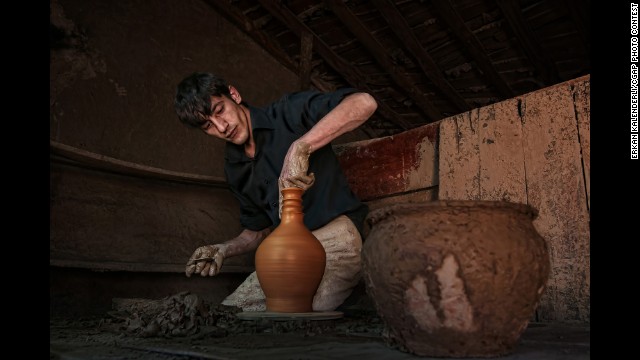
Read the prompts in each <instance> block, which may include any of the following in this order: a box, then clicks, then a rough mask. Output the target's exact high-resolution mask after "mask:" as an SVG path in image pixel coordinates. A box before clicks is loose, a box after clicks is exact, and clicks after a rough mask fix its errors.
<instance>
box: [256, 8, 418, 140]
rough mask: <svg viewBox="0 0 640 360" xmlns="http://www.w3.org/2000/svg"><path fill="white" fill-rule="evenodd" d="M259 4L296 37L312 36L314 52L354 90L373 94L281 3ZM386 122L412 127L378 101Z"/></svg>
mask: <svg viewBox="0 0 640 360" xmlns="http://www.w3.org/2000/svg"><path fill="white" fill-rule="evenodd" d="M259 2H260V4H261V5H262V6H263V7H264V8H265V9H267V10H268V11H269V12H270V13H271V15H273V16H275V17H276V18H277V19H279V20H280V21H281V22H283V23H284V24H285V25H286V26H287V27H288V28H289V29H291V31H293V32H294V33H295V34H296V35H298V36H302V35H301V34H302V33H303V32H308V33H310V34H312V35H313V48H314V49H315V50H316V52H317V53H318V54H319V55H320V56H321V57H322V58H323V59H324V60H325V61H326V62H327V64H328V65H329V66H331V67H333V68H334V69H335V70H336V71H337V72H338V73H340V74H342V75H343V76H344V77H345V79H346V80H347V81H348V82H349V83H350V84H351V86H353V87H354V88H357V89H360V90H363V91H367V92H369V93H370V94H372V95H373V94H374V92H373V90H372V89H371V87H370V86H369V84H368V83H367V81H366V77H365V76H363V75H362V74H360V72H359V71H358V70H357V69H355V68H354V67H353V66H351V65H350V64H349V63H348V62H346V61H345V60H344V59H342V58H341V57H340V56H338V55H337V54H336V53H334V52H333V50H331V48H330V47H329V46H328V45H327V44H326V43H325V42H324V41H322V39H320V38H319V37H318V36H317V35H316V34H315V33H314V32H313V31H312V30H311V29H310V28H308V27H307V26H306V25H305V24H304V23H303V22H302V21H300V19H298V17H297V16H296V15H295V14H294V13H292V12H291V10H289V9H288V8H287V7H285V6H284V5H283V4H282V3H278V4H275V2H274V1H269V0H259ZM376 111H378V112H379V113H380V115H382V116H383V117H384V118H385V119H387V120H388V121H390V122H392V123H394V124H396V125H398V126H399V127H400V128H401V129H402V130H408V129H410V128H412V127H413V126H412V125H411V124H409V123H407V122H406V121H405V120H404V119H402V117H400V116H399V115H398V114H397V113H396V112H395V111H393V110H391V109H390V108H389V107H388V106H387V105H385V104H384V102H382V101H378V109H377V110H376Z"/></svg>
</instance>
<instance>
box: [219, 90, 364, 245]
mask: <svg viewBox="0 0 640 360" xmlns="http://www.w3.org/2000/svg"><path fill="white" fill-rule="evenodd" d="M354 92H356V90H355V89H351V88H345V89H340V90H337V91H335V92H332V93H321V92H317V91H305V92H298V93H292V94H288V95H285V96H284V97H282V98H281V99H280V100H278V101H276V102H274V103H272V104H271V105H269V106H267V107H265V108H257V107H254V106H250V105H249V106H248V108H249V110H250V112H251V127H252V131H253V138H254V140H255V142H256V153H255V155H254V158H253V159H251V158H249V157H248V156H246V154H245V152H244V147H243V146H242V145H236V144H233V143H227V145H226V149H225V167H224V170H225V175H226V178H227V182H228V183H229V186H230V188H231V191H232V192H233V194H234V195H235V196H236V198H237V199H238V201H239V202H240V223H241V224H242V226H243V227H244V228H246V229H249V230H254V231H257V230H262V229H265V228H267V227H271V226H277V225H278V224H280V218H279V217H278V205H279V203H278V198H279V197H278V195H279V194H278V191H279V190H278V178H279V177H280V172H281V170H282V163H283V161H284V157H285V155H286V154H287V151H288V150H289V146H290V145H291V144H292V143H293V142H294V141H295V140H297V139H299V138H300V137H301V136H302V135H304V134H305V133H306V132H308V131H309V130H310V129H311V128H312V127H313V126H314V125H315V124H316V123H317V122H318V121H320V119H322V118H323V117H324V116H325V115H326V114H327V113H328V112H329V111H331V110H332V109H333V108H334V107H336V106H337V105H338V104H339V103H340V101H342V99H343V98H344V97H345V96H347V95H349V94H351V93H354ZM309 173H314V174H315V178H316V180H315V183H314V185H313V186H312V187H311V188H309V189H308V190H307V191H306V192H305V193H304V194H303V196H302V206H303V211H304V223H305V225H306V226H307V228H309V229H310V230H315V229H317V228H320V227H322V226H324V225H326V224H327V223H329V222H330V221H331V220H333V219H335V218H336V217H338V216H340V215H346V216H348V217H349V218H350V219H351V221H353V223H354V224H355V225H356V227H357V228H358V230H359V231H360V234H362V225H363V222H364V218H365V216H366V215H367V212H368V210H369V209H368V207H367V206H366V205H365V204H364V203H362V202H361V201H360V200H359V199H358V198H357V197H356V196H355V194H353V192H352V191H351V189H350V188H349V184H348V183H347V179H346V177H345V176H344V173H343V172H342V169H341V168H340V164H339V162H338V159H337V157H336V155H335V153H334V152H333V150H332V148H331V143H329V144H327V145H325V146H323V147H322V148H320V149H318V150H316V151H315V152H314V153H313V154H311V157H310V158H309Z"/></svg>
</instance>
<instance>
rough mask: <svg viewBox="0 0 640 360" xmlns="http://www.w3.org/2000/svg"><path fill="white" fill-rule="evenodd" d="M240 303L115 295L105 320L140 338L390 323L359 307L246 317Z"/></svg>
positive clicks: (377, 330) (358, 330)
mask: <svg viewBox="0 0 640 360" xmlns="http://www.w3.org/2000/svg"><path fill="white" fill-rule="evenodd" d="M241 311H242V310H241V309H240V308H237V307H230V306H224V305H215V304H211V303H207V302H206V301H204V300H203V299H202V298H200V297H199V296H198V295H196V294H193V293H189V292H181V293H178V294H175V295H172V296H168V297H165V298H163V299H159V300H154V299H118V298H116V299H113V310H112V311H110V312H109V313H108V314H107V315H106V316H105V317H104V318H103V319H102V320H101V321H100V325H99V328H100V329H101V330H103V331H109V332H114V333H120V334H126V335H129V336H136V337H164V338H170V337H186V336H188V337H196V338H197V337H207V338H210V337H226V336H232V335H239V334H256V333H272V334H274V333H275V334H277V333H288V332H294V333H297V334H304V335H305V336H314V335H319V334H325V335H327V334H332V335H354V336H371V337H380V336H382V335H383V331H384V325H383V323H382V321H381V320H380V318H379V317H378V316H377V314H376V313H375V312H371V311H367V310H362V311H360V310H355V311H353V312H350V313H349V314H348V316H345V317H344V318H342V319H337V320H322V321H315V320H308V319H301V320H287V321H273V320H269V319H260V320H242V319H240V318H238V317H237V316H236V314H237V313H238V312H241Z"/></svg>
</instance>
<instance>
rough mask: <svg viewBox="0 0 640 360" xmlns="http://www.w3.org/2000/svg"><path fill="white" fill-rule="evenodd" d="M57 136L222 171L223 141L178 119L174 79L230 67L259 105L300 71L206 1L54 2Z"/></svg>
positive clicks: (139, 159) (144, 160) (176, 167)
mask: <svg viewBox="0 0 640 360" xmlns="http://www.w3.org/2000/svg"><path fill="white" fill-rule="evenodd" d="M50 10H51V14H50V20H51V38H50V43H51V53H50V55H51V58H50V60H51V61H50V115H49V117H50V118H49V120H50V138H51V139H52V140H54V141H57V142H60V143H63V144H67V145H71V146H74V147H77V148H80V149H83V150H88V151H91V152H94V153H98V154H103V155H106V156H110V157H113V158H117V159H122V160H126V161H130V162H134V163H140V164H144V165H148V166H154V167H158V168H163V169H167V170H173V171H181V172H188V173H195V174H202V175H211V176H223V168H222V161H223V160H222V156H221V150H222V148H223V143H222V142H221V141H219V140H218V139H214V138H211V137H207V136H205V135H204V134H202V133H199V132H197V130H192V129H188V128H186V127H185V126H183V125H182V124H180V123H179V121H178V120H177V117H176V116H175V114H174V112H173V95H174V91H175V86H176V84H177V83H178V82H179V81H180V80H181V79H182V78H184V76H186V75H188V74H190V73H192V72H194V71H210V72H215V73H219V74H221V75H223V76H224V77H225V78H226V79H227V80H228V81H229V82H230V83H233V84H234V85H235V86H236V87H237V88H238V89H239V91H240V92H241V94H242V95H243V97H244V98H245V100H247V101H248V102H250V103H252V104H255V105H262V104H265V103H267V102H268V101H271V100H274V99H276V98H278V97H279V96H280V94H281V93H283V92H287V91H292V90H295V89H296V88H297V86H298V85H297V83H298V77H297V76H296V75H295V74H293V73H292V72H291V71H289V70H287V69H285V68H284V67H283V66H281V65H280V64H279V63H277V62H276V61H275V60H273V59H272V57H271V56H270V55H269V54H268V53H267V52H266V51H264V50H263V49H262V48H260V47H259V46H258V45H257V44H255V43H254V42H253V41H252V40H251V39H250V38H249V37H247V36H246V35H244V34H243V33H242V32H241V31H240V30H239V29H237V28H235V27H234V26H233V25H232V24H231V23H229V22H228V21H227V20H225V19H223V18H221V17H220V15H219V14H218V13H216V12H215V11H214V10H213V9H212V8H211V7H210V6H208V5H207V4H206V3H204V2H203V1H198V0H185V1H170V0H157V1H153V2H149V1H141V0H126V1H115V2H114V1H108V0H91V1H81V0H52V1H51V2H50Z"/></svg>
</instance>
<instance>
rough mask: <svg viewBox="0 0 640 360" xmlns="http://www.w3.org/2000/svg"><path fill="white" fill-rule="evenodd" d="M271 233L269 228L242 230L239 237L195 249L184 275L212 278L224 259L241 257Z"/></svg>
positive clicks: (218, 270)
mask: <svg viewBox="0 0 640 360" xmlns="http://www.w3.org/2000/svg"><path fill="white" fill-rule="evenodd" d="M270 233H271V229H270V228H266V229H262V230H259V231H253V230H248V229H244V230H242V232H241V233H240V235H238V236H236V237H235V238H233V239H231V240H229V241H225V242H224V243H221V244H215V245H205V246H201V247H199V248H197V249H196V250H195V251H194V252H193V255H191V258H190V259H189V261H188V262H187V267H186V269H185V273H186V275H187V276H188V277H190V276H191V275H192V274H200V275H202V276H214V275H217V274H218V273H219V272H220V268H221V267H222V263H223V262H224V259H225V258H228V257H231V256H237V255H242V254H245V253H248V252H250V251H253V250H255V249H257V248H258V245H260V243H261V242H262V240H264V239H265V238H266V237H267V235H269V234H270Z"/></svg>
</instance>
